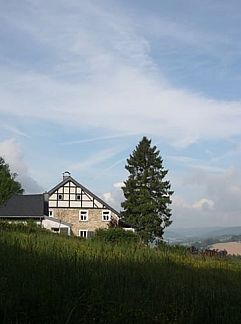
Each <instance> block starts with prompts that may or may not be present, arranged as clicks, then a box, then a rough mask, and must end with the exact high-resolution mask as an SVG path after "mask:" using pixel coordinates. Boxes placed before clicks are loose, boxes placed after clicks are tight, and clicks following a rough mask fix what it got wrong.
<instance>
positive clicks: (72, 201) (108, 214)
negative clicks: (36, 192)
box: [48, 171, 119, 237]
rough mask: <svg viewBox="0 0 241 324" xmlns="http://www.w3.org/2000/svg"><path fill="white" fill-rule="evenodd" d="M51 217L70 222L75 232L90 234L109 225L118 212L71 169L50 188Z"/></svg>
mask: <svg viewBox="0 0 241 324" xmlns="http://www.w3.org/2000/svg"><path fill="white" fill-rule="evenodd" d="M48 194H49V217H53V218H56V219H59V220H60V221H63V222H67V223H70V224H71V230H72V233H73V234H74V235H76V236H80V237H89V236H91V235H92V234H93V233H94V232H95V230H96V229H98V228H108V227H109V224H110V221H112V220H113V219H114V220H116V221H117V222H118V220H119V213H118V212H117V211H116V210H115V209H114V208H112V207H111V206H109V205H108V204H107V203H106V202H104V201H103V200H102V199H100V198H99V197H97V196H96V195H95V194H93V193H92V192H90V191H89V190H88V189H87V188H85V187H84V186H82V185H81V184H80V183H78V182H77V181H76V180H75V179H73V178H72V177H71V175H70V173H69V172H67V171H66V172H65V173H64V174H63V181H61V182H60V183H59V184H58V185H57V186H55V187H54V188H53V189H52V190H50V191H49V192H48Z"/></svg>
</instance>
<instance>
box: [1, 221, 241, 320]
mask: <svg viewBox="0 0 241 324" xmlns="http://www.w3.org/2000/svg"><path fill="white" fill-rule="evenodd" d="M0 262H1V264H0V322H1V323H185V324H186V323H203V322H205V323H240V322H241V262H240V261H239V260H236V259H213V258H208V257H192V256H189V255H187V254H186V252H185V250H183V249H181V248H178V247H177V248H175V247H174V248H170V247H168V246H161V247H160V248H158V249H150V248H148V247H144V246H140V245H138V244H133V243H132V244H108V243H106V242H105V243H104V242H101V241H92V240H79V239H76V238H68V237H61V236H59V235H56V234H51V233H46V232H39V231H38V230H32V231H30V230H27V229H26V227H24V226H22V227H21V228H18V227H17V226H15V227H8V228H6V227H5V228H1V227H0Z"/></svg>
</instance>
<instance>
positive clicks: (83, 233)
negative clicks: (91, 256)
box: [79, 230, 88, 238]
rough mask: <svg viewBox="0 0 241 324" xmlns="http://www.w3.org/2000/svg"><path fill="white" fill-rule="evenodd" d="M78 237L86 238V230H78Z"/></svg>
mask: <svg viewBox="0 0 241 324" xmlns="http://www.w3.org/2000/svg"><path fill="white" fill-rule="evenodd" d="M79 237H83V238H87V237H88V230H79Z"/></svg>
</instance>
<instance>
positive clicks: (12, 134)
mask: <svg viewBox="0 0 241 324" xmlns="http://www.w3.org/2000/svg"><path fill="white" fill-rule="evenodd" d="M240 38H241V3H240V1H235V0H231V1H225V0H212V1H211V0H209V1H207V0H203V1H197V0H190V1H189V0H185V1H182V0H171V1H164V0H150V1H147V0H146V1H144V0H138V1H126V0H115V1H114V0H113V1H110V0H99V1H93V0H88V1H82V0H48V1H46V0H22V1H18V0H10V1H4V0H0V156H3V157H4V158H5V160H6V162H7V163H9V165H10V167H11V170H12V171H13V172H17V173H18V180H19V181H20V182H21V183H22V186H23V187H24V189H25V192H26V193H37V192H44V191H48V190H50V189H51V188H52V187H54V186H55V185H56V184H57V183H58V182H60V181H61V179H62V178H61V177H62V172H64V171H65V170H68V171H70V172H71V174H72V176H73V177H74V178H75V179H76V180H77V181H79V182H80V183H81V184H83V185H84V186H86V187H88V188H89V189H90V190H91V191H93V192H94V193H95V194H97V195H99V196H100V197H102V198H104V199H105V200H106V202H108V203H109V204H111V205H113V207H115V208H116V209H118V210H120V203H121V201H122V200H123V196H122V190H121V186H122V183H123V181H124V180H126V178H127V177H128V173H127V171H126V170H125V164H126V159H127V158H128V156H129V155H130V154H131V152H132V151H133V150H134V148H135V147H136V145H137V144H138V142H139V141H140V140H141V138H142V137H143V136H147V137H148V138H150V139H151V140H152V145H156V146H157V147H158V149H159V150H160V154H161V156H162V158H163V165H164V167H165V168H166V169H168V170H169V172H168V174H167V176H166V179H167V180H170V182H171V185H172V189H173V190H174V192H175V193H174V195H173V203H172V211H173V212H172V214H173V215H172V220H173V224H172V227H173V228H174V227H207V226H217V225H218V226H237V225H239V226H240V225H241V170H240V161H241V91H240V84H241V82H240V81H241V64H240V61H241V42H240Z"/></svg>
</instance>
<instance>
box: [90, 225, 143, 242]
mask: <svg viewBox="0 0 241 324" xmlns="http://www.w3.org/2000/svg"><path fill="white" fill-rule="evenodd" d="M93 239H94V240H97V241H102V242H109V243H135V242H137V241H138V237H137V235H136V234H135V233H133V232H130V231H125V230H123V229H122V228H109V229H98V230H96V231H95V236H94V238H93Z"/></svg>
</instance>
